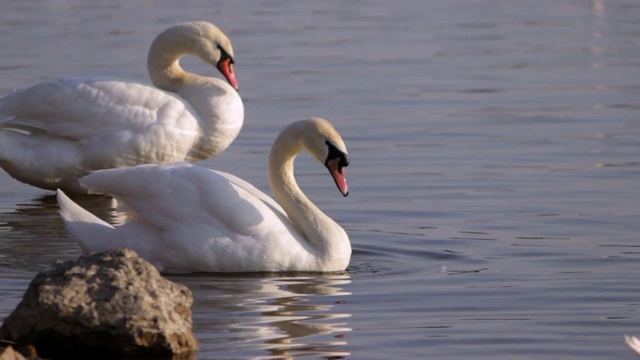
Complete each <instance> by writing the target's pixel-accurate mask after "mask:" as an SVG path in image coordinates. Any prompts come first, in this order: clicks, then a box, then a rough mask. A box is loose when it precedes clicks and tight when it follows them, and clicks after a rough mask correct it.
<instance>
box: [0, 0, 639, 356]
mask: <svg viewBox="0 0 640 360" xmlns="http://www.w3.org/2000/svg"><path fill="white" fill-rule="evenodd" d="M193 19H207V20H210V21H212V22H214V23H216V24H217V25H218V26H220V27H221V28H222V29H224V30H225V32H226V33H227V34H228V35H229V37H230V38H231V39H232V41H233V43H234V48H235V50H236V57H237V59H236V60H237V63H236V72H237V75H238V80H239V81H240V88H241V95H242V97H243V98H244V100H245V106H246V126H245V128H244V129H243V132H242V133H241V135H240V137H239V138H238V139H237V141H236V142H234V144H233V145H232V146H231V147H230V148H229V149H228V150H227V151H226V152H224V153H223V154H222V155H221V156H220V157H218V158H215V159H212V160H208V161H204V162H202V165H203V166H207V167H215V168H218V169H222V170H225V171H229V172H232V173H234V174H236V175H239V176H241V177H243V178H245V179H248V180H249V181H251V182H252V183H254V184H255V185H257V186H258V187H259V188H262V189H265V190H268V185H267V179H266V165H265V163H266V161H265V160H266V154H267V151H268V149H269V146H270V144H271V142H272V141H273V139H274V137H275V136H276V134H277V133H278V131H279V130H280V129H281V128H282V127H283V126H285V125H286V124H288V123H289V122H291V121H293V120H297V119H301V118H306V117H309V116H322V117H326V118H328V119H330V120H331V121H332V122H333V123H334V124H335V125H336V127H337V128H338V129H339V130H340V131H341V133H342V134H343V136H344V138H345V140H346V142H347V146H348V148H349V150H350V156H351V158H352V164H351V166H350V167H349V168H348V169H347V177H348V180H349V184H350V188H351V195H350V196H349V197H348V198H346V199H343V198H342V196H341V195H340V194H339V193H338V191H336V189H335V187H334V185H333V183H332V181H331V180H330V179H329V178H328V176H327V175H326V174H325V171H324V170H323V169H322V168H321V167H319V166H318V165H317V164H316V163H315V162H313V161H311V158H310V157H301V158H300V159H299V161H298V162H297V170H298V173H299V179H300V183H301V184H302V187H303V189H304V190H305V191H306V192H307V193H308V194H309V195H310V197H311V198H313V199H314V201H316V202H317V204H318V205H319V206H320V208H322V209H323V210H325V211H326V212H327V213H328V214H329V215H330V216H331V217H333V218H334V219H336V220H337V221H338V222H339V223H341V224H342V225H343V226H344V227H345V228H346V229H347V230H348V232H349V234H350V237H351V239H352V244H353V248H354V255H353V259H352V262H351V265H350V267H349V269H348V271H347V272H345V273H342V274H331V275H300V274H277V275H254V276H237V275H233V276H229V275H225V276H221V275H210V274H200V275H197V276H196V275H192V276H180V277H172V278H173V279H174V280H176V281H179V282H182V283H184V284H186V285H188V286H189V287H190V288H191V289H192V290H193V293H194V298H195V304H194V306H193V312H194V327H195V331H196V333H197V336H198V338H199V339H200V341H201V343H202V350H201V352H200V353H199V354H198V358H199V359H214V358H216V359H217V358H236V359H243V358H293V357H312V358H313V357H316V358H318V357H319V358H341V357H344V358H352V359H415V358H428V359H514V358H518V359H632V358H634V355H633V354H632V353H631V351H630V350H629V349H627V348H626V346H625V345H624V341H623V335H624V334H627V333H630V334H633V333H635V334H640V321H639V320H640V314H639V313H638V310H639V309H640V297H638V294H639V293H638V289H639V288H640V276H638V274H639V270H640V241H639V240H640V239H639V236H638V233H639V230H640V226H639V225H638V220H637V219H638V217H639V216H640V201H639V200H640V199H639V198H638V197H639V194H640V182H639V181H638V178H639V175H640V156H639V155H640V122H639V115H640V112H639V110H640V76H639V75H640V72H639V70H640V40H638V39H640V36H639V35H640V22H639V21H638V19H640V3H637V1H634V0H619V1H608V0H593V1H586V0H583V1H577V0H561V1H551V0H535V1H534V0H529V1H525V0H522V1H516V2H510V3H498V2H492V1H483V0H471V1H462V0H453V1H446V2H445V1H437V2H436V1H430V2H427V1H418V0H415V1H399V2H388V1H342V2H300V1H279V2H275V1H274V2H266V1H265V2H250V1H217V2H210V1H204V0H198V1H189V0H185V1H181V2H173V1H111V2H108V3H106V2H105V3H100V4H97V3H92V4H90V5H85V3H84V2H83V1H76V0H69V1H44V0H42V1H22V2H11V3H5V4H3V5H2V11H1V12H0V33H2V34H3V35H2V37H0V48H1V49H2V56H1V57H0V93H3V94H4V93H7V92H9V91H10V90H11V89H13V88H20V87H23V86H26V85H29V84H33V83H36V82H38V81H42V80H45V79H51V78H58V77H67V76H92V75H100V76H114V77H121V78H127V79H134V80H138V81H145V82H147V75H146V69H145V59H146V51H147V49H148V46H149V43H150V41H151V40H152V39H153V37H154V36H155V35H156V34H157V33H159V32H160V31H161V30H163V29H164V28H166V27H168V26H169V25H171V24H174V23H177V22H181V21H186V20H193ZM186 66H187V67H189V68H190V69H192V70H193V71H197V72H200V73H208V74H212V73H214V72H215V70H213V69H210V68H208V67H206V66H204V65H202V64H200V63H199V62H198V61H197V60H189V61H187V62H186ZM83 205H84V206H86V207H89V208H90V209H92V210H93V211H94V212H96V213H98V214H100V216H102V217H104V218H107V219H110V220H111V221H117V214H114V213H113V212H112V210H111V208H110V207H111V203H110V202H109V201H108V200H104V199H91V198H89V199H83ZM0 211H1V213H0V293H1V294H2V296H1V297H0V318H3V317H5V316H6V315H8V314H9V313H10V312H11V311H12V310H13V308H14V307H15V305H16V304H17V303H18V301H19V299H20V297H21V295H22V293H23V292H24V290H25V288H26V286H27V285H28V282H29V281H30V279H31V278H32V276H33V275H34V273H35V272H36V271H38V270H40V269H43V268H45V267H46V266H47V265H48V264H50V263H51V262H53V261H55V260H58V259H69V258H75V257H76V256H78V255H79V254H80V252H79V249H78V247H77V245H75V244H74V243H73V242H72V241H70V240H69V239H68V238H67V235H66V232H65V231H64V229H63V228H62V224H61V220H60V219H59V217H58V215H57V205H56V203H55V199H54V198H53V197H52V196H51V193H50V192H46V191H42V190H39V189H36V188H32V187H29V186H27V185H23V184H20V183H17V182H16V181H14V180H13V179H11V178H10V177H8V176H7V175H6V174H5V173H4V172H2V173H0Z"/></svg>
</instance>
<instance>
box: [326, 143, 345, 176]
mask: <svg viewBox="0 0 640 360" xmlns="http://www.w3.org/2000/svg"><path fill="white" fill-rule="evenodd" d="M325 143H326V144H327V147H328V148H329V154H328V155H327V160H325V162H324V164H325V165H327V163H329V161H331V160H334V159H339V162H338V170H342V168H343V167H347V166H349V156H348V155H347V154H345V153H343V152H342V151H340V150H338V148H337V147H336V146H335V145H333V144H332V143H331V142H330V141H329V140H327V141H325Z"/></svg>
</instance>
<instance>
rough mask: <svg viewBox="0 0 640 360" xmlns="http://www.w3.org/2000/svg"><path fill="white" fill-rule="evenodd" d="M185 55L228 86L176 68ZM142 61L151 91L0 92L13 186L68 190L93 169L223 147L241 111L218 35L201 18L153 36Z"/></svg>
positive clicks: (68, 86)
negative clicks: (208, 68) (215, 70)
mask: <svg viewBox="0 0 640 360" xmlns="http://www.w3.org/2000/svg"><path fill="white" fill-rule="evenodd" d="M186 54H193V55H196V56H198V57H200V58H201V59H202V60H203V61H206V62H207V63H210V64H211V65H212V66H215V67H217V68H218V69H219V70H220V71H221V72H222V74H223V75H224V76H225V77H226V78H227V80H228V81H229V84H231V85H229V84H228V83H227V82H225V81H223V80H221V79H218V78H212V77H203V76H199V75H196V74H192V73H188V72H185V71H184V70H182V68H181V67H180V65H179V59H180V58H181V57H182V56H184V55H186ZM147 65H148V70H149V75H150V77H151V79H152V81H153V83H154V84H155V85H156V86H157V87H153V86H150V85H144V84H139V83H135V82H126V81H118V80H109V79H100V78H90V79H61V80H53V81H47V82H43V83H40V84H36V85H34V86H32V87H29V88H26V89H24V90H20V91H17V92H14V93H12V94H9V95H7V96H5V97H3V98H0V166H2V167H3V168H4V169H5V170H6V171H7V172H8V173H9V174H10V175H11V176H13V177H14V178H16V179H18V180H20V181H22V182H25V183H28V184H31V185H34V186H38V187H41V188H45V189H51V190H55V189H57V188H61V189H64V190H65V191H67V192H74V193H75V192H84V189H83V188H82V187H80V186H79V185H78V179H79V178H80V177H82V176H84V175H86V174H88V173H89V172H91V171H93V170H98V169H106V168H115V167H123V166H133V165H138V164H146V163H172V162H175V161H180V160H185V161H188V162H194V161H197V160H202V159H206V158H209V157H212V156H215V155H217V154H218V153H220V152H221V151H223V150H224V149H225V148H227V147H228V146H229V144H230V143H231V142H232V141H233V140H234V139H235V138H236V136H237V135H238V133H239V131H240V128H241V127H242V123H243V120H244V107H243V104H242V100H241V99H240V97H239V96H238V93H237V91H236V89H237V86H238V83H237V80H236V78H235V74H234V72H233V48H232V47H231V43H230V41H229V39H228V38H227V37H226V36H225V35H224V33H222V31H220V29H218V28H217V27H215V26H214V25H212V24H210V23H207V22H189V23H184V24H180V25H176V26H174V27H171V28H169V29H167V30H165V31H164V32H162V33H161V34H160V35H158V37H157V38H156V39H155V40H154V42H153V44H152V45H151V48H150V50H149V57H148V61H147Z"/></svg>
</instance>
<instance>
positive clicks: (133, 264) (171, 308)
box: [0, 249, 199, 359]
mask: <svg viewBox="0 0 640 360" xmlns="http://www.w3.org/2000/svg"><path fill="white" fill-rule="evenodd" d="M192 302H193V298H192V297H191V292H190V291H189V289H188V288H187V287H186V286H184V285H180V284H176V283H173V282H171V281H169V280H167V279H165V278H163V277H162V276H161V275H160V273H159V272H158V270H157V269H156V268H155V267H154V266H153V265H151V264H150V263H148V262H146V261H145V260H143V259H142V258H140V257H139V256H138V255H137V254H136V253H135V252H134V251H132V250H128V249H115V250H111V251H108V252H104V253H98V254H94V255H90V256H82V257H80V258H78V259H77V260H75V261H67V262H58V263H56V264H54V265H53V267H52V268H51V269H49V270H47V271H44V272H42V273H39V274H38V275H37V276H36V277H35V279H33V281H32V282H31V284H30V285H29V288H28V289H27V291H26V293H25V294H24V297H23V299H22V301H21V302H20V304H19V305H18V307H17V308H16V309H15V310H14V311H13V313H12V314H11V315H9V317H7V319H6V320H5V321H4V324H3V325H2V328H0V339H5V340H10V341H14V342H15V343H16V344H17V345H18V347H19V348H24V347H26V346H29V345H33V346H35V348H36V349H37V352H38V355H40V356H42V357H45V358H54V359H55V358H70V357H81V356H88V355H92V356H93V357H95V356H96V354H99V355H104V356H107V355H108V356H118V357H156V358H157V357H172V356H173V355H174V354H183V355H184V354H186V358H189V357H191V355H192V354H194V353H195V352H196V351H197V350H198V347H199V345H198V341H197V340H196V338H195V336H194V334H193V331H192V322H191V308H190V307H191V304H192Z"/></svg>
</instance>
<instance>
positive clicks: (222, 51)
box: [218, 45, 235, 64]
mask: <svg viewBox="0 0 640 360" xmlns="http://www.w3.org/2000/svg"><path fill="white" fill-rule="evenodd" d="M218 50H220V60H218V63H221V62H224V61H225V60H229V62H230V63H231V64H235V61H234V60H233V57H232V56H231V55H229V53H228V52H227V51H226V50H225V49H224V48H223V47H222V46H220V45H218Z"/></svg>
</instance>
